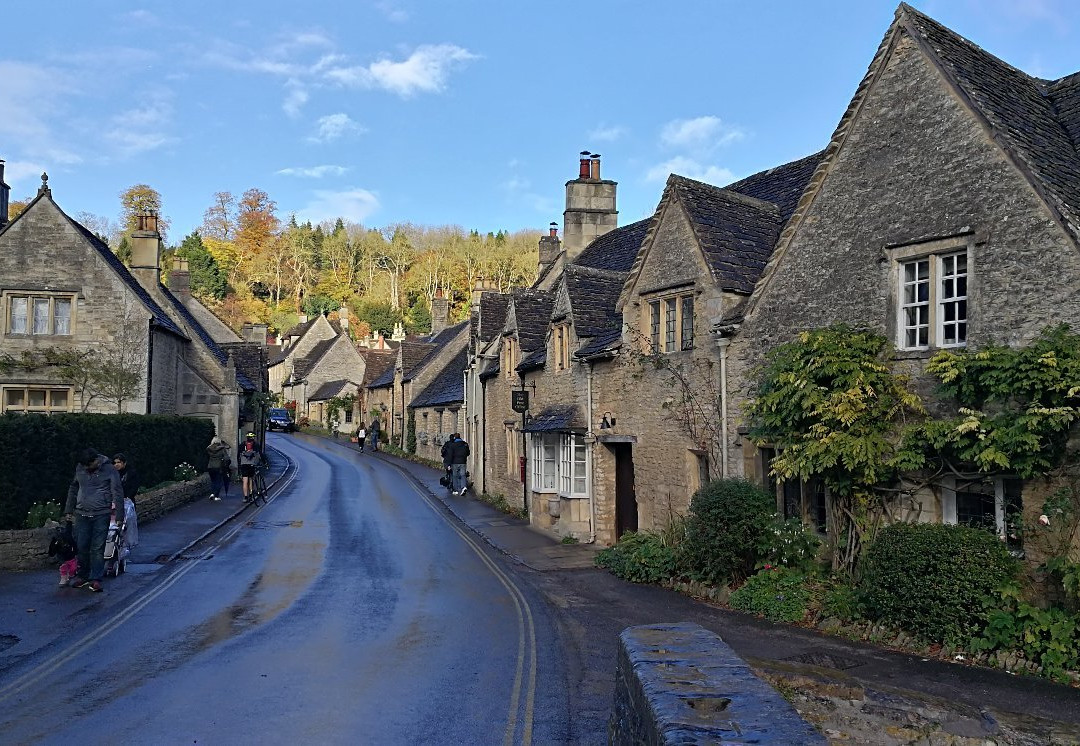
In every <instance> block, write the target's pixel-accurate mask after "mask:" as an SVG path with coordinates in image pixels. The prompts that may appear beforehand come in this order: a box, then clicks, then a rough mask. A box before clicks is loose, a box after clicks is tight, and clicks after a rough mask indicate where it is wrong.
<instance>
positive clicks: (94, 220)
mask: <svg viewBox="0 0 1080 746" xmlns="http://www.w3.org/2000/svg"><path fill="white" fill-rule="evenodd" d="M75 220H76V221H78V222H79V223H80V224H81V225H82V226H83V227H84V228H86V229H88V230H89V231H90V232H91V233H93V234H94V235H96V236H97V237H98V238H100V239H101V240H102V242H104V243H105V244H106V245H107V246H115V245H116V242H117V240H119V238H120V233H121V231H120V226H118V225H117V224H116V223H114V222H113V221H111V220H109V219H108V218H106V217H103V216H101V215H95V214H93V213H92V212H80V213H79V214H78V215H76V216H75Z"/></svg>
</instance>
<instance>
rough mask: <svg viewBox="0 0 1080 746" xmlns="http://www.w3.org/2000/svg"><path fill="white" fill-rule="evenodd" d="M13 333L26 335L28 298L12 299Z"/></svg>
mask: <svg viewBox="0 0 1080 746" xmlns="http://www.w3.org/2000/svg"><path fill="white" fill-rule="evenodd" d="M11 333H12V334H26V298H12V299H11Z"/></svg>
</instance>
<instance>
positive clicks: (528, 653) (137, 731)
mask: <svg viewBox="0 0 1080 746" xmlns="http://www.w3.org/2000/svg"><path fill="white" fill-rule="evenodd" d="M273 443H274V445H276V446H278V447H279V448H281V449H282V450H283V451H284V452H285V453H286V454H287V455H288V456H289V457H290V458H291V459H292V460H294V462H295V465H296V467H297V468H296V470H295V471H294V472H291V473H290V474H287V475H286V476H285V477H283V478H282V479H281V480H280V481H279V482H278V484H277V485H276V486H275V487H274V489H273V490H272V495H273V498H272V500H271V501H270V503H269V505H267V506H265V507H263V508H259V509H257V510H251V509H249V510H248V511H246V512H244V513H243V514H242V515H241V517H240V518H239V519H237V520H236V521H234V522H233V523H231V524H229V525H228V526H226V527H225V528H224V529H222V530H221V531H218V532H216V533H215V534H213V535H212V536H211V537H210V538H208V539H207V540H206V541H204V542H202V543H201V544H199V545H197V546H196V547H194V548H192V549H190V550H188V551H187V552H186V553H185V554H184V555H183V556H182V557H180V558H178V559H177V560H175V561H173V562H171V563H169V564H166V565H164V566H154V565H150V564H142V563H135V565H133V568H132V569H133V572H132V573H131V574H130V575H128V576H125V577H121V578H120V579H118V580H116V581H111V582H110V583H109V584H108V585H107V592H106V593H105V594H100V595H98V596H94V595H91V594H87V593H86V592H85V591H80V590H74V589H50V590H49V591H43V590H42V591H41V594H42V595H41V598H40V599H39V600H40V602H41V603H40V606H41V610H40V611H41V612H43V613H42V615H41V616H40V617H38V621H40V622H45V621H46V620H52V622H51V624H53V625H54V626H53V628H52V629H50V630H47V631H45V630H39V631H38V633H37V636H36V638H35V636H34V635H29V636H28V638H29V639H23V640H22V641H21V642H20V645H19V646H17V647H16V648H12V650H11V651H10V652H11V653H15V652H17V651H18V650H20V649H21V650H23V651H29V652H23V653H22V654H20V655H12V656H9V657H8V658H6V659H3V660H0V666H2V667H0V734H3V735H2V736H0V740H2V741H3V742H5V743H27V742H47V743H67V742H82V743H106V742H109V743H116V742H140V743H256V742H274V743H282V742H298V741H309V742H317V743H360V742H364V743H511V742H512V743H529V742H530V741H536V742H537V743H558V742H565V741H567V740H568V739H569V738H570V736H569V735H568V733H569V727H570V725H569V720H568V715H567V712H568V707H567V702H566V697H567V695H566V691H567V687H566V672H565V667H564V664H563V662H562V656H561V653H560V649H561V647H562V645H561V642H560V640H559V639H558V634H559V633H558V631H557V630H558V625H557V624H555V623H554V622H553V621H552V619H551V618H550V616H549V610H548V607H547V605H546V603H545V602H544V601H543V600H540V597H539V596H538V595H537V594H536V593H535V592H534V591H532V590H530V585H529V584H527V583H522V582H520V581H519V580H518V578H517V577H516V570H515V568H514V566H513V563H510V562H508V561H507V559H506V558H505V557H504V556H502V555H500V554H499V553H497V552H493V551H492V550H491V549H490V548H489V547H488V546H487V545H486V544H484V543H483V542H482V541H480V540H479V539H478V538H477V537H476V535H475V534H473V533H471V532H469V531H467V530H465V529H463V528H462V527H461V526H460V524H458V523H457V522H456V521H455V520H454V519H452V518H450V517H449V516H448V515H447V514H446V512H445V508H444V507H443V506H442V504H441V503H439V502H438V501H436V500H433V499H432V498H431V497H430V496H429V495H427V494H426V493H425V492H423V491H421V490H419V489H418V488H417V487H416V486H415V483H414V482H413V481H412V480H411V479H409V478H408V477H407V476H406V475H405V473H404V472H402V471H400V470H399V469H398V468H397V467H396V466H394V465H393V464H388V463H385V462H382V461H378V460H376V459H371V458H368V457H367V456H361V455H359V454H356V453H354V452H350V451H348V450H347V449H344V448H341V447H340V446H338V445H336V444H333V443H329V442H325V441H319V440H315V439H308V438H301V437H293V438H289V437H285V436H276V437H274V438H273ZM151 525H153V524H151ZM148 533H149V531H148ZM157 568H159V569H157ZM65 604H68V605H69V606H70V608H71V613H70V614H68V615H66V616H65V615H64V614H63V610H64V607H65ZM35 613H37V612H35ZM30 626H32V624H31V625H30Z"/></svg>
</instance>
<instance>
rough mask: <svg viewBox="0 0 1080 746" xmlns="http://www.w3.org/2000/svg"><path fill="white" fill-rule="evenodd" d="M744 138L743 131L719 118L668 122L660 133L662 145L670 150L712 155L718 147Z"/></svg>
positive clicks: (708, 117)
mask: <svg viewBox="0 0 1080 746" xmlns="http://www.w3.org/2000/svg"><path fill="white" fill-rule="evenodd" d="M744 136H745V134H744V133H743V131H742V130H740V129H738V128H737V127H731V126H729V125H726V124H724V123H723V122H722V121H721V120H720V119H719V117H712V116H706V117H697V118H695V119H674V120H672V121H670V122H668V123H667V124H665V125H664V128H663V129H662V130H661V131H660V143H661V144H662V145H664V146H665V147H668V148H676V149H684V150H689V151H691V152H695V153H711V152H712V151H713V150H715V149H716V148H718V147H722V146H724V145H730V144H731V143H733V142H736V141H738V140H741V139H743V137H744Z"/></svg>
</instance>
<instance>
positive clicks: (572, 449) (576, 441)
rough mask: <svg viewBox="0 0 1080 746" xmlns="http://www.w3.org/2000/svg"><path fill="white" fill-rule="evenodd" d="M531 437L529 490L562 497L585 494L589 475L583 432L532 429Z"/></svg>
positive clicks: (587, 489)
mask: <svg viewBox="0 0 1080 746" xmlns="http://www.w3.org/2000/svg"><path fill="white" fill-rule="evenodd" d="M531 437H532V490H533V491H534V492H552V493H558V494H560V495H563V496H565V497H586V496H587V495H588V492H589V486H588V485H589V477H588V456H587V454H588V451H587V447H586V445H585V436H583V435H578V434H574V433H534V434H533V435H532V436H531Z"/></svg>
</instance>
